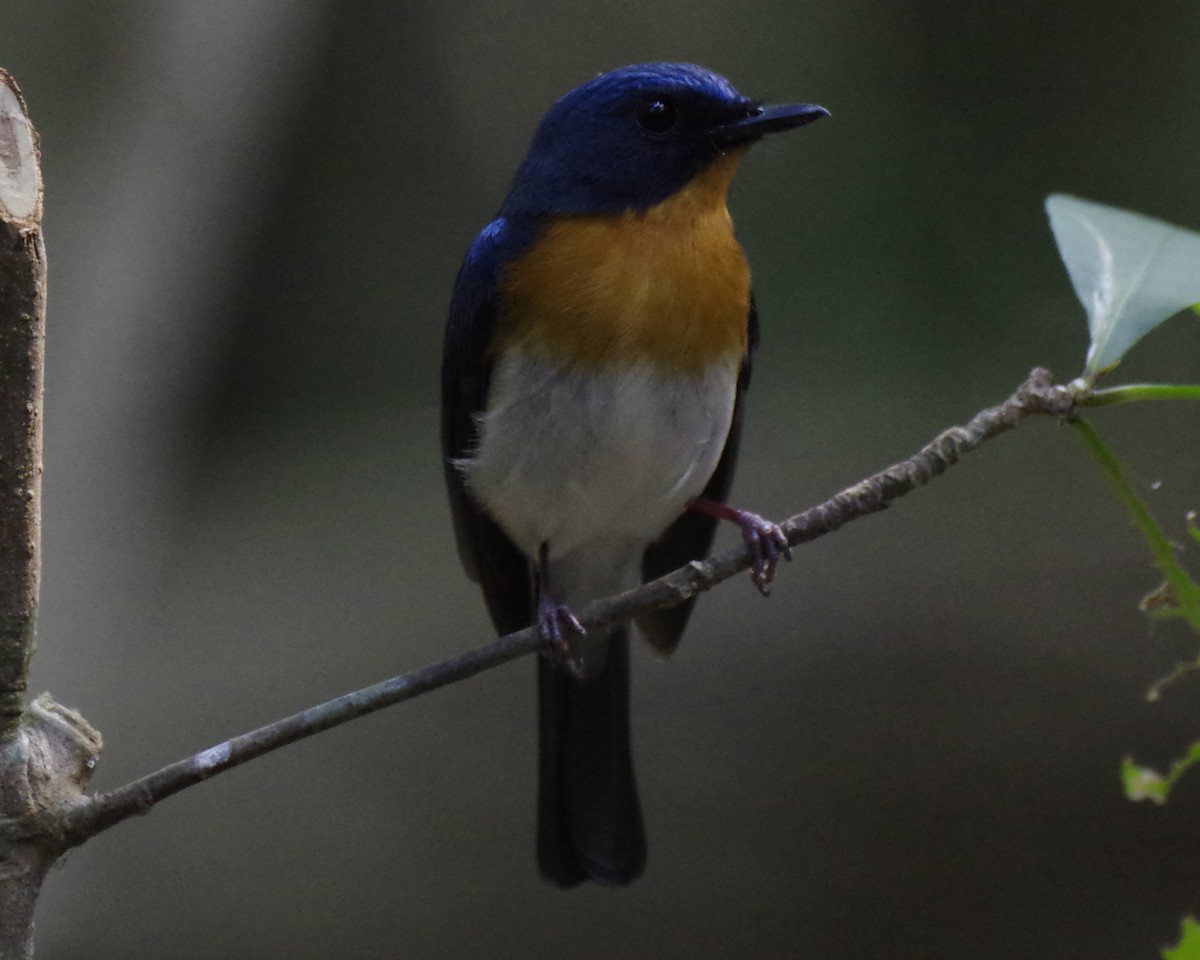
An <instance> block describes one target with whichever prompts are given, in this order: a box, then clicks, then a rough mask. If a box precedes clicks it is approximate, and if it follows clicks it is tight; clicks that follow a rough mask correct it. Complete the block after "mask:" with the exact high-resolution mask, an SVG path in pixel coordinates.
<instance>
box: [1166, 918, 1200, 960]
mask: <svg viewBox="0 0 1200 960" xmlns="http://www.w3.org/2000/svg"><path fill="white" fill-rule="evenodd" d="M1182 928H1183V929H1182V932H1181V933H1180V935H1179V943H1177V944H1175V946H1173V947H1169V948H1168V949H1166V950H1164V951H1163V952H1162V955H1163V960H1200V923H1197V922H1196V918H1195V917H1184V918H1183V924H1182Z"/></svg>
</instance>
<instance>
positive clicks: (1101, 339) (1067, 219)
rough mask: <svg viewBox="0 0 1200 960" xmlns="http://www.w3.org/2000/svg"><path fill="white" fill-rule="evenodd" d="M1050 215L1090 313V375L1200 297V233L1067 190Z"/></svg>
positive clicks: (1054, 199) (1051, 203) (1050, 201)
mask: <svg viewBox="0 0 1200 960" xmlns="http://www.w3.org/2000/svg"><path fill="white" fill-rule="evenodd" d="M1046 214H1047V215H1048V216H1049V218H1050V229H1051V230H1053V231H1054V239H1055V241H1056V242H1057V243H1058V252H1059V254H1060V255H1061V256H1062V259H1063V263H1064V264H1066V267H1067V273H1068V274H1069V275H1070V277H1071V285H1072V286H1073V287H1074V288H1075V294H1076V295H1077V296H1078V297H1079V300H1080V302H1081V303H1082V304H1083V308H1084V310H1086V311H1087V315H1088V330H1089V331H1090V333H1091V338H1092V342H1091V346H1090V347H1089V348H1088V356H1087V367H1086V368H1085V370H1084V375H1085V376H1086V377H1087V378H1089V379H1094V378H1095V377H1096V376H1097V375H1098V374H1101V373H1103V372H1104V371H1105V370H1108V369H1109V368H1111V367H1114V366H1116V364H1117V363H1118V362H1120V360H1121V358H1122V357H1123V356H1125V354H1126V353H1127V352H1128V351H1129V348H1130V347H1132V346H1133V345H1134V344H1135V343H1137V342H1138V341H1139V340H1141V339H1142V337H1144V336H1145V335H1146V334H1147V333H1149V332H1150V331H1151V330H1153V329H1154V328H1155V327H1157V326H1158V325H1159V324H1160V323H1162V322H1163V321H1164V320H1166V319H1167V318H1168V317H1170V316H1172V315H1174V314H1176V313H1179V311H1181V310H1184V309H1187V308H1188V307H1191V306H1192V305H1193V304H1195V303H1197V301H1200V233H1194V232H1193V231H1191V230H1185V229H1184V228H1182V227H1175V226H1172V225H1171V224H1169V223H1164V222H1163V221H1161V220H1155V219H1153V218H1152V217H1144V216H1142V215H1141V214H1138V213H1131V212H1130V211H1128V210H1118V209H1117V208H1116V207H1109V206H1105V205H1104V204H1101V203H1091V202H1089V201H1087V200H1080V199H1078V198H1077V197H1070V196H1067V195H1065V194H1061V193H1056V194H1054V195H1052V196H1050V197H1048V198H1047V199H1046Z"/></svg>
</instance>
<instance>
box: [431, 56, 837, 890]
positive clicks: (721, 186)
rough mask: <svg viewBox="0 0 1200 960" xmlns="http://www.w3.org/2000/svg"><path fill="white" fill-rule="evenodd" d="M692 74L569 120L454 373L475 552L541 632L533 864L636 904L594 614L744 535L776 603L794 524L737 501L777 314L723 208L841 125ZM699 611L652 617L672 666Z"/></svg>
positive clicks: (622, 761) (465, 271)
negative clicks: (777, 155)
mask: <svg viewBox="0 0 1200 960" xmlns="http://www.w3.org/2000/svg"><path fill="white" fill-rule="evenodd" d="M824 116H828V111H826V110H825V108H823V107H820V106H817V105H815V104H786V105H776V106H766V105H764V104H763V103H762V102H760V101H758V100H754V99H750V98H748V97H745V96H743V95H741V94H740V93H738V91H737V90H736V89H735V88H734V87H733V86H732V84H731V83H730V82H729V81H728V80H726V79H725V78H724V77H722V76H719V75H718V74H716V73H713V72H711V71H709V70H706V69H704V68H703V67H699V66H696V65H694V64H687V63H643V64H635V65H632V66H626V67H622V68H620V69H616V70H612V71H610V72H607V73H603V74H600V75H599V76H596V77H595V78H593V79H591V80H589V81H587V82H585V83H583V84H582V85H581V86H578V87H576V88H575V89H573V90H571V91H570V92H568V93H567V94H565V95H564V96H563V97H561V98H560V99H559V100H558V101H557V102H555V103H554V104H553V105H552V106H551V107H550V108H549V110H548V111H547V112H546V114H545V115H544V117H543V118H542V120H541V122H540V124H539V125H538V127H537V129H536V132H535V133H534V136H533V140H532V143H531V145H530V147H529V150H528V153H527V154H526V155H525V158H524V160H523V161H522V163H521V164H520V166H519V167H518V169H517V172H516V174H515V176H514V178H513V180H512V183H511V187H510V189H509V191H508V194H507V196H506V197H505V199H504V200H503V202H502V203H501V205H500V208H499V211H498V213H497V215H496V217H495V218H494V219H493V220H492V221H491V222H490V223H489V224H488V225H487V226H486V227H484V228H483V230H482V231H481V232H480V233H479V235H478V236H477V237H476V239H475V241H474V242H473V243H472V244H471V246H470V248H469V250H468V251H467V254H466V256H465V258H464V260H463V262H462V266H461V268H460V269H459V272H458V275H457V278H456V280H455V284H454V290H453V295H452V298H451V302H450V309H449V318H448V321H447V324H446V331H445V341H444V350H443V359H442V431H441V432H442V454H443V462H444V468H445V479H446V486H447V491H448V493H449V499H450V506H451V514H452V517H453V521H454V531H455V539H456V543H457V548H458V552H459V556H460V558H461V561H462V564H463V566H464V568H465V570H466V572H467V573H468V575H469V576H470V577H471V578H472V579H474V580H476V581H477V582H478V583H479V584H480V586H481V588H482V591H483V596H484V600H485V602H486V605H487V608H488V611H489V613H490V616H491V619H492V622H493V624H494V626H495V628H496V630H497V631H498V632H499V633H500V634H501V635H503V634H506V633H510V632H512V631H515V630H518V629H521V628H525V627H528V626H531V625H534V624H536V625H537V627H538V631H539V634H540V636H541V638H542V640H543V641H544V649H543V652H542V653H541V655H540V656H539V657H538V658H537V659H538V702H539V709H538V719H539V747H538V758H539V765H538V766H539V773H538V807H537V860H538V865H539V868H540V871H541V874H542V876H543V877H544V878H545V879H546V880H548V881H549V882H551V883H553V884H555V885H557V886H559V887H562V888H564V889H566V888H572V887H576V886H578V885H580V884H581V883H583V882H584V881H589V880H590V881H594V882H596V883H599V884H601V885H606V886H617V887H619V886H625V885H628V884H629V883H631V882H633V881H634V880H636V879H637V878H638V877H640V876H641V875H642V873H643V871H644V866H645V860H646V840H645V830H644V825H643V819H642V813H641V805H640V801H639V798H638V792H637V786H636V782H635V778H634V768H633V759H632V743H631V737H630V719H629V696H630V692H629V691H630V662H629V656H630V651H629V635H630V630H629V628H628V626H621V627H613V628H604V629H594V630H592V631H590V632H585V631H584V629H583V627H582V625H581V624H580V622H579V620H578V618H577V616H576V614H575V611H576V610H578V609H580V608H581V607H582V606H583V605H586V604H587V603H589V602H590V601H592V600H595V599H598V598H601V597H605V596H608V595H610V594H614V593H618V592H620V591H623V590H627V589H629V588H631V587H634V586H637V585H638V584H640V583H642V582H644V581H648V580H651V579H655V578H657V577H659V576H662V575H663V574H665V573H668V572H670V571H671V570H674V569H676V568H678V567H681V566H683V565H685V564H686V563H688V562H689V561H691V560H698V559H702V558H704V557H705V556H706V555H707V554H708V552H709V550H710V548H711V545H712V541H713V537H714V532H715V528H716V526H717V523H718V521H719V520H729V521H732V522H734V523H736V524H737V525H738V527H739V528H740V530H741V532H742V536H743V538H744V539H745V540H746V541H747V542H748V543H749V544H750V545H751V547H752V549H753V554H754V565H753V567H752V576H753V578H754V581H755V584H756V585H757V586H758V587H759V589H760V590H761V591H763V592H764V593H765V592H766V591H767V590H768V589H769V586H770V583H771V581H772V579H773V578H774V575H775V568H776V563H777V561H778V560H779V558H780V557H781V556H782V557H784V558H786V559H789V560H790V559H791V553H790V551H789V549H788V543H787V539H786V537H785V536H784V534H783V531H782V530H781V528H780V527H779V526H778V525H776V524H774V523H772V522H770V521H768V520H766V519H764V518H763V517H761V516H759V515H757V514H755V513H752V512H750V511H746V510H740V509H737V508H735V507H731V506H729V505H728V504H727V502H726V499H727V496H728V494H729V491H730V486H731V483H732V479H733V472H734V466H735V463H736V460H737V454H738V443H739V438H740V435H741V426H742V416H743V410H744V405H745V401H744V397H745V393H746V388H747V387H748V385H749V380H750V364H751V358H752V355H753V353H754V350H755V348H756V346H757V344H758V339H759V330H758V317H757V311H756V307H755V302H754V298H753V296H752V294H751V289H750V271H749V267H748V265H747V261H746V256H745V253H744V251H743V249H742V247H741V245H740V244H739V242H738V240H737V238H736V237H735V235H734V230H733V223H732V220H731V217H730V214H729V211H728V207H727V203H726V197H727V191H728V187H729V184H730V180H731V178H732V177H733V175H734V172H735V170H736V169H737V167H738V164H739V162H740V161H741V160H742V158H743V156H744V155H745V154H746V151H747V149H748V148H749V147H750V146H751V145H752V144H753V143H754V142H756V141H757V140H759V139H761V138H762V137H764V136H765V135H767V134H772V133H776V132H781V131H785V130H791V129H794V128H797V127H800V126H803V125H805V124H807V123H810V122H812V121H814V120H817V119H819V118H821V117H824ZM693 603H694V600H689V601H688V602H685V603H683V604H682V605H680V606H676V607H673V608H671V609H667V610H659V611H655V612H653V613H648V614H645V615H643V616H641V617H639V618H637V620H636V626H637V630H638V632H639V633H640V634H641V635H642V636H643V637H644V638H645V639H646V640H647V641H648V642H649V643H650V645H651V646H652V647H653V648H654V649H655V650H656V651H657V652H659V653H660V654H662V655H667V654H669V653H670V652H671V651H672V650H674V648H675V647H676V645H677V644H678V643H679V640H680V637H681V635H682V633H683V630H684V627H685V625H686V623H687V621H688V618H689V615H690V613H691V609H692V606H693Z"/></svg>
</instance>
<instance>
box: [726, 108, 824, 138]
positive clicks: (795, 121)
mask: <svg viewBox="0 0 1200 960" xmlns="http://www.w3.org/2000/svg"><path fill="white" fill-rule="evenodd" d="M827 116H829V111H828V110H826V109H825V108H824V107H818V106H817V105H816V104H815V103H785V104H781V105H780V106H777V107H763V106H757V105H756V106H754V107H753V108H752V109H751V111H750V113H749V114H747V115H746V116H745V117H742V119H741V120H735V121H733V123H723V124H721V125H720V126H717V127H713V128H712V129H710V130H709V131H708V135H709V137H710V138H711V139H712V141H713V143H715V144H717V145H718V146H721V147H726V146H734V145H736V144H739V143H749V142H750V141H752V140H757V139H758V138H759V137H764V136H766V135H767V134H768V133H779V132H780V131H781V130H792V129H794V128H796V127H802V126H804V125H805V124H806V123H812V122H813V121H814V120H820V119H821V117H827Z"/></svg>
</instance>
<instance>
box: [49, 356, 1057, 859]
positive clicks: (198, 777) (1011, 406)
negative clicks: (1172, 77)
mask: <svg viewBox="0 0 1200 960" xmlns="http://www.w3.org/2000/svg"><path fill="white" fill-rule="evenodd" d="M1079 400H1080V397H1078V396H1077V394H1076V393H1075V392H1074V391H1072V390H1070V389H1068V388H1065V387H1060V386H1056V385H1055V384H1054V382H1053V379H1052V377H1051V375H1050V373H1049V371H1047V370H1043V369H1036V370H1034V371H1033V372H1032V373H1031V374H1030V376H1029V378H1028V380H1026V381H1025V383H1024V384H1022V385H1021V387H1020V388H1018V389H1017V391H1016V392H1015V393H1014V394H1013V395H1012V396H1011V397H1009V398H1008V399H1007V400H1005V401H1004V402H1003V403H1001V404H999V405H998V406H995V407H991V408H989V409H987V410H983V411H981V412H980V413H978V414H976V415H975V417H973V418H972V419H971V421H970V422H969V423H968V424H966V426H963V427H952V428H951V429H949V430H946V431H944V432H943V433H941V434H939V435H938V436H937V437H936V438H935V439H934V440H933V441H932V442H931V443H929V444H927V445H926V446H925V447H923V448H922V449H921V450H920V451H918V452H917V453H916V454H914V455H913V456H911V457H909V458H908V459H906V460H903V461H901V462H900V463H897V464H894V465H893V466H891V467H888V469H886V470H884V471H882V472H880V473H877V474H875V475H874V476H872V477H868V478H867V479H866V480H863V481H861V482H860V483H857V484H855V485H854V486H852V487H849V488H847V489H846V490H843V491H842V492H841V493H839V494H837V495H836V496H834V497H832V498H831V499H829V500H827V501H826V502H825V503H822V504H819V505H817V506H815V507H813V508H811V509H809V510H806V511H804V512H803V513H800V514H797V515H796V516H794V517H792V518H790V519H789V520H787V521H786V522H785V523H784V524H783V528H784V530H785V532H786V533H787V537H788V542H789V543H790V544H792V545H793V546H796V545H799V544H802V543H807V542H809V541H811V540H815V539H817V538H818V537H821V536H823V535H825V534H826V533H830V532H832V531H834V530H836V529H838V528H839V527H841V526H842V525H843V524H845V523H848V522H849V521H851V520H855V519H857V518H859V517H863V516H866V515H867V514H871V513H876V512H878V511H880V510H883V509H884V508H886V507H887V506H888V505H889V504H890V503H892V501H894V500H896V499H897V498H899V497H901V496H903V495H904V494H906V493H908V492H909V491H911V490H914V489H916V488H917V487H919V486H921V485H923V484H925V483H928V482H929V481H930V480H931V479H932V478H934V477H936V476H938V475H939V474H941V473H943V472H944V471H945V470H946V469H947V468H948V467H950V466H952V465H953V464H955V463H957V462H958V460H959V459H960V458H961V457H962V456H963V455H964V454H967V453H970V452H971V451H972V450H975V449H977V448H978V447H980V446H981V445H982V444H983V443H984V442H985V441H986V440H988V439H990V438H992V437H995V436H996V435H998V434H1000V433H1003V432H1005V431H1007V430H1011V429H1012V428H1013V427H1015V426H1016V425H1017V424H1018V423H1019V422H1020V421H1021V420H1022V419H1024V418H1025V417H1026V416H1029V415H1031V414H1048V415H1050V416H1054V417H1059V418H1069V417H1071V416H1073V414H1074V413H1075V409H1076V405H1077V403H1078V402H1079ZM752 559H753V558H752V553H751V551H750V549H749V548H748V547H745V546H742V547H739V548H737V549H734V550H729V551H727V552H726V553H722V554H719V555H717V556H715V557H712V558H710V559H708V560H704V561H696V562H693V563H689V564H688V565H687V566H685V567H682V568H680V569H679V570H676V571H674V572H673V573H670V574H668V575H667V576H665V577H661V578H660V579H658V580H654V581H652V582H650V583H647V584H645V585H643V586H641V587H639V588H637V589H635V590H630V591H628V592H626V593H623V594H620V595H618V596H615V597H609V598H608V599H605V600H598V601H596V602H595V603H591V604H589V605H588V606H587V607H586V608H585V609H584V610H582V611H581V612H580V617H579V618H580V620H581V621H582V622H583V625H584V626H585V627H586V628H588V629H593V628H596V627H601V626H605V625H611V624H616V623H621V622H624V621H627V620H630V619H632V618H634V617H636V616H639V615H641V614H644V613H648V612H650V611H651V610H659V609H663V608H666V607H671V606H676V605H678V604H680V603H683V602H684V601H686V600H687V599H689V598H690V597H692V596H694V595H696V594H697V593H701V592H703V591H705V590H709V589H711V588H712V587H714V586H716V585H717V584H718V583H720V582H721V581H723V580H727V579H729V578H730V577H732V576H734V575H735V574H737V573H740V572H741V571H743V570H746V569H747V568H748V567H749V566H750V564H751V562H752ZM540 647H541V641H540V640H539V638H538V635H537V631H536V630H535V629H533V628H532V627H531V628H527V629H525V630H521V631H518V632H516V633H513V634H509V635H508V636H506V637H501V638H500V639H499V640H496V641H493V642H492V643H489V644H486V645H484V646H482V647H478V648H476V649H474V650H470V651H467V652H465V653H460V654H458V655H456V656H454V657H451V658H449V659H447V660H442V661H440V662H438V663H435V664H431V665H430V666H427V667H423V668H421V669H419V670H415V671H413V672H411V673H406V674H403V675H401V676H398V677H394V678H393V679H391V680H386V681H384V682H383V683H379V684H376V685H375V686H372V687H367V688H365V689H363V690H359V691H356V692H354V693H349V694H346V695H345V696H342V697H338V698H337V699H335V700H330V701H328V702H327V703H323V704H321V705H319V706H316V707H312V708H310V709H308V710H304V711H302V712H301V713H297V714H295V715H293V716H290V717H287V718H285V719H283V720H278V721H276V722H275V723H272V724H269V725H268V726H265V727H262V728H260V729H258V730H254V731H252V732H250V733H246V734H243V735H241V736H238V737H234V738H233V739H231V740H226V741H225V742H224V743H220V744H217V745H216V746H214V747H210V748H209V749H207V750H204V751H202V752H200V753H198V754H196V755H195V756H193V757H189V758H187V759H185V760H180V761H178V762H176V763H173V764H171V765H169V766H166V767H163V768H162V769H161V770H158V771H156V772H154V773H151V774H150V775H148V776H145V777H142V778H141V779H140V780H135V781H134V782H132V783H130V784H127V785H126V786H123V787H120V788H119V789H117V790H114V791H112V792H111V793H105V794H99V795H96V796H93V797H90V798H85V799H81V800H79V801H78V802H76V803H74V804H71V805H69V806H68V807H66V808H64V809H63V811H61V815H60V816H59V818H58V819H57V822H56V823H54V824H52V825H50V828H51V829H52V831H53V832H54V833H55V834H56V835H57V836H58V837H60V838H61V840H62V843H63V845H64V846H75V845H78V844H80V843H83V842H84V841H86V840H88V839H89V838H90V837H93V836H95V835H96V834H97V833H100V832H101V831H103V830H106V829H108V828H109V827H111V826H114V825H115V824H117V823H120V822H121V821H122V820H125V819H128V818H129V817H131V816H133V815H135V814H140V813H146V812H147V811H149V810H150V809H151V808H152V807H153V806H154V805H155V804H156V803H158V802H159V801H160V800H164V799H166V798H167V797H169V796H172V795H173V794H176V793H178V792H180V791H181V790H184V789H186V788H188V787H191V786H194V785H195V784H197V783H200V782H202V781H204V780H207V779H208V778H209V777H212V776H215V775H216V774H218V773H221V772H223V771H225V770H230V769H232V768H233V767H236V766H239V765H240V764H243V763H245V762H246V761H248V760H251V759H253V758H254V757H258V756H261V755H262V754H264V753H269V752H271V751H272V750H277V749H279V748H280V747H283V746H286V745H287V744H289V743H295V742H296V741H297V740H303V739H304V738H306V737H310V736H312V735H313V734H315V733H320V732H321V731H322V730H328V729H330V728H331V727H336V726H339V725H340V724H343V723H346V722H348V721H350V720H354V719H355V718H357V717H362V716H365V715H367V714H369V713H373V712H375V711H376V710H381V709H383V708H384V707H388V706H391V705H392V704H396V703H400V702H401V701H404V700H410V699H412V698H413V697H416V696H419V695H420V694H422V693H427V692H429V691H431V690H436V689H438V688H439V687H444V686H447V685H448V684H451V683H455V682H457V681H459V680H464V679H466V678H467V677H470V676H473V675H474V674H477V673H479V672H481V671H483V670H487V669H489V668H491V667H495V666H498V665H499V664H502V663H506V662H508V661H510V660H514V659H516V658H518V657H522V656H525V655H527V654H530V653H533V652H535V651H536V650H538V649H539V648H540ZM46 828H47V824H45V822H42V823H41V824H39V825H38V826H37V827H35V828H34V829H35V830H36V832H39V833H41V832H42V831H44V830H45V829H46Z"/></svg>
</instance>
